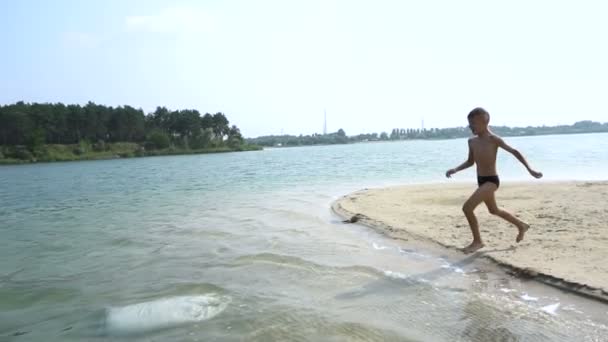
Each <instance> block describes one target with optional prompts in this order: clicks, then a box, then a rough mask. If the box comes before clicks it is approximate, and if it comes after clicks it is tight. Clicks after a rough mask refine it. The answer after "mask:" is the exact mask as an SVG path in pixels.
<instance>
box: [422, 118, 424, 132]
mask: <svg viewBox="0 0 608 342" xmlns="http://www.w3.org/2000/svg"><path fill="white" fill-rule="evenodd" d="M421 126H422V127H421V128H422V130H423V131H424V119H422V125H421Z"/></svg>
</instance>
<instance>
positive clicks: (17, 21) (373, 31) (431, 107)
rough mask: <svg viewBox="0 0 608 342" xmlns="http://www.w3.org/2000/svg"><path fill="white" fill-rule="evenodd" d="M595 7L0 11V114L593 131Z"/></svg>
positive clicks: (145, 5) (604, 55) (603, 23)
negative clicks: (78, 111) (16, 110)
mask: <svg viewBox="0 0 608 342" xmlns="http://www.w3.org/2000/svg"><path fill="white" fill-rule="evenodd" d="M606 18H608V4H606V3H605V2H603V1H599V0H598V1H519V0H517V1H487V0H486V1H449V0H445V1H433V0H431V1H331V0H324V1H316V0H306V1H287V0H276V1H271V0H268V1H229V0H227V1H158V0H154V1H150V0H145V1H144V0H142V1H129V0H127V1H119V0H106V1H101V0H99V1H93V0H88V1H76V0H73V1H68V0H54V1H43V0H40V1H33V0H20V1H17V0H13V1H11V0H3V1H0V25H2V26H1V27H2V30H1V31H0V46H1V50H0V51H1V53H0V75H1V76H0V103H3V104H6V103H12V102H15V101H19V100H24V101H27V102H34V101H35V102H64V103H82V104H84V103H86V102H87V101H89V100H91V101H94V102H97V103H101V104H106V105H113V106H115V105H121V104H129V105H132V106H135V107H141V108H143V109H144V110H145V111H151V110H153V109H154V108H155V107H156V106H157V105H164V106H167V107H169V108H171V109H177V108H195V109H198V110H200V111H201V112H212V113H214V112H218V111H222V112H224V113H226V115H227V116H228V118H229V119H230V121H231V122H232V123H234V124H237V125H238V126H239V127H240V128H241V129H242V131H243V133H244V135H245V136H250V137H251V136H257V135H265V134H278V133H281V130H283V131H284V132H285V133H290V134H299V133H304V134H310V133H314V132H321V131H322V127H323V110H324V109H327V114H328V126H329V130H330V131H335V130H337V129H338V128H340V127H341V128H344V129H345V130H346V132H347V134H356V133H361V132H368V133H369V132H380V131H383V130H384V131H389V132H390V129H391V128H393V127H403V128H408V127H420V124H421V120H422V119H423V118H424V120H425V126H426V127H427V128H428V127H450V126H463V125H465V123H466V114H467V113H468V111H469V110H470V109H472V108H473V107H475V106H484V107H486V108H487V109H488V110H489V111H490V113H491V114H492V122H493V123H494V124H505V125H542V124H547V125H553V124H561V123H566V124H570V123H573V122H574V121H576V120H581V119H591V120H597V121H602V122H605V121H608V100H607V99H606V94H607V93H608V62H606V61H608V44H607V43H606V39H607V38H606V37H607V36H608V20H606Z"/></svg>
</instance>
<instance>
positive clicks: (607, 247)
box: [331, 181, 608, 303]
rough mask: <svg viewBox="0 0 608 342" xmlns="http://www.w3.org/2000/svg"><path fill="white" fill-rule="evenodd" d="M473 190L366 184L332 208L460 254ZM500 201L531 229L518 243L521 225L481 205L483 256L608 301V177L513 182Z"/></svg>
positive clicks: (498, 196) (504, 188)
mask: <svg viewBox="0 0 608 342" xmlns="http://www.w3.org/2000/svg"><path fill="white" fill-rule="evenodd" d="M474 189H475V185H474V184H468V183H466V184H465V183H457V184H444V183H433V184H419V185H402V186H392V187H387V188H377V189H363V190H359V191H356V192H353V193H350V194H347V195H345V196H342V197H341V198H339V199H337V200H336V201H334V202H333V203H332V205H331V208H332V210H333V212H334V213H336V214H337V215H338V216H340V217H342V218H344V219H349V218H351V217H353V216H354V215H357V214H358V221H357V223H359V224H362V225H365V226H367V227H369V228H372V229H374V230H375V231H377V232H379V233H381V234H383V235H385V236H388V237H390V238H392V239H395V240H403V241H421V242H425V243H429V242H430V243H433V244H435V245H439V246H441V247H443V248H447V249H449V250H452V251H459V249H460V248H462V247H464V246H465V245H467V244H468V243H469V242H470V239H471V231H470V228H469V226H468V223H467V222H466V219H465V217H464V214H463V213H462V211H461V207H462V204H463V203H464V201H465V200H466V198H467V197H468V196H469V195H470V194H471V193H472V191H473V190H474ZM593 190H595V191H593ZM496 199H497V202H498V204H499V206H500V207H504V209H506V210H508V211H510V212H512V213H514V214H515V215H516V216H518V217H521V218H522V219H523V220H524V221H526V222H528V223H529V224H531V228H530V230H529V231H528V232H527V233H526V237H525V239H524V241H522V243H520V244H516V243H515V236H516V232H517V230H516V229H515V227H512V226H510V225H509V224H508V223H506V222H504V221H503V220H501V219H500V218H498V217H493V216H491V215H490V214H488V213H487V210H486V208H485V206H484V205H483V204H482V205H480V207H478V208H477V209H476V211H475V214H476V215H477V217H478V220H479V224H480V231H481V234H482V238H483V239H484V240H485V244H486V247H484V248H483V249H481V250H479V251H478V252H477V253H478V254H479V256H480V257H483V258H484V259H487V260H490V261H492V262H493V263H494V264H496V265H497V266H499V267H500V268H502V269H503V270H505V271H506V272H507V273H509V274H512V275H515V276H518V277H522V278H530V279H534V280H536V281H539V282H541V283H544V284H546V285H550V286H552V287H555V288H558V289H561V290H564V291H568V292H572V293H576V294H578V295H581V296H584V297H587V298H591V299H595V300H598V301H601V302H604V303H608V265H605V264H606V263H605V261H603V260H605V256H606V255H608V243H606V242H608V227H606V225H605V222H608V181H551V182H534V183H533V182H506V183H505V184H501V188H500V189H499V190H498V191H497V193H496ZM603 203H606V204H603ZM602 204H603V205H602ZM460 253H461V252H460ZM463 255H464V254H463Z"/></svg>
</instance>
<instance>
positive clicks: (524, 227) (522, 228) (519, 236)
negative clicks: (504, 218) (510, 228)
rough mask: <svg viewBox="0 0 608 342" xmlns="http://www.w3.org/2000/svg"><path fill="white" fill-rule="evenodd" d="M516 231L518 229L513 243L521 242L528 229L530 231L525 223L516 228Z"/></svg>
mask: <svg viewBox="0 0 608 342" xmlns="http://www.w3.org/2000/svg"><path fill="white" fill-rule="evenodd" d="M517 229H519V234H517V238H516V239H515V242H517V243H519V242H521V240H523V239H524V235H525V234H526V232H527V231H528V229H530V225H529V224H527V223H523V224H522V225H521V226H519V227H517Z"/></svg>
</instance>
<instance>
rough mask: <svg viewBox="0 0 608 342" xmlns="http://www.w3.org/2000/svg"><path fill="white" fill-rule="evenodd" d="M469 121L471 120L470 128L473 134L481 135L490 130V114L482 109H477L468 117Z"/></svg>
mask: <svg viewBox="0 0 608 342" xmlns="http://www.w3.org/2000/svg"><path fill="white" fill-rule="evenodd" d="M467 119H469V128H470V129H471V131H472V132H473V134H479V133H482V132H485V131H486V130H487V129H488V124H489V123H490V113H488V111H486V110H485V109H483V108H481V107H477V108H475V109H473V110H472V111H471V112H470V113H469V115H467Z"/></svg>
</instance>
